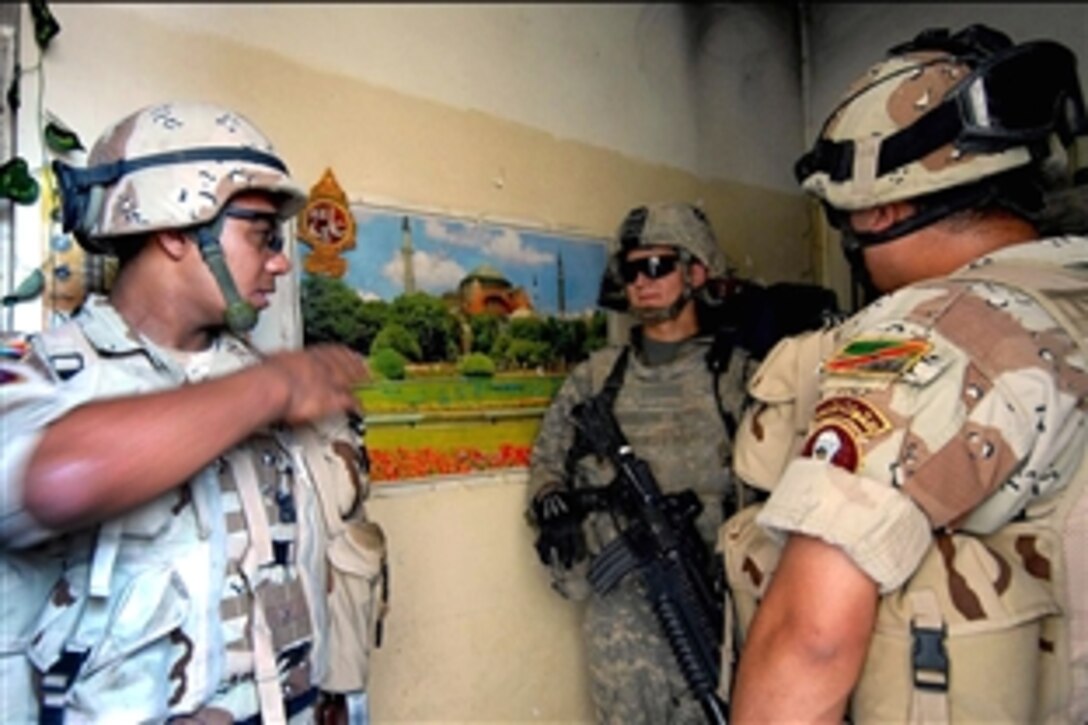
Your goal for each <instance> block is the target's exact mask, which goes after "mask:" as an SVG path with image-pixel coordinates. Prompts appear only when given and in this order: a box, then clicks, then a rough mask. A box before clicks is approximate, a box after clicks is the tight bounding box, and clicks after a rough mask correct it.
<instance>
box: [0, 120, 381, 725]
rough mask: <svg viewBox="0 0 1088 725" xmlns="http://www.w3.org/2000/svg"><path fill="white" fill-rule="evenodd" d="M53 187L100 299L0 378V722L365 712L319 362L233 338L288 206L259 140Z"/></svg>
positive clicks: (355, 604)
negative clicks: (106, 288)
mask: <svg viewBox="0 0 1088 725" xmlns="http://www.w3.org/2000/svg"><path fill="white" fill-rule="evenodd" d="M88 159H89V160H88V165H87V167H85V168H73V167H69V166H67V165H64V164H59V163H58V164H57V165H56V166H55V170H56V173H57V178H58V182H59V184H60V189H61V195H62V198H63V212H64V226H65V229H66V230H68V231H71V232H73V233H74V235H75V237H76V239H77V240H78V241H79V242H80V243H81V244H82V245H84V246H85V247H86V248H87V249H88V250H90V251H94V252H111V253H113V254H115V255H116V256H117V257H118V258H119V260H120V268H119V271H118V273H117V277H116V280H115V282H114V284H113V286H112V289H111V291H110V294H109V297H108V298H107V297H104V296H100V295H92V296H91V297H90V298H89V299H88V300H87V301H86V302H85V303H84V305H83V307H82V309H80V310H79V311H78V312H77V313H76V314H75V316H74V317H73V319H72V320H70V321H68V322H67V323H65V324H63V325H61V326H59V327H56V328H53V329H50V330H46V331H44V332H41V333H39V334H35V335H32V336H30V337H29V339H28V340H24V341H19V344H15V343H14V341H9V342H11V344H9V345H6V346H5V356H4V357H3V358H2V359H0V385H2V387H0V391H2V394H3V397H2V406H0V427H2V428H3V430H4V434H5V440H4V457H3V467H2V475H0V480H2V481H3V483H2V485H0V502H2V506H0V544H2V547H3V548H2V551H0V554H2V556H0V608H2V611H0V620H2V621H3V635H4V637H3V638H4V642H5V643H6V646H5V647H4V651H3V653H0V702H3V703H4V717H5V720H7V721H10V722H32V721H37V720H41V721H42V722H46V721H49V722H60V721H62V719H63V718H65V717H70V718H72V719H75V720H78V721H80V722H83V721H88V722H90V721H94V722H136V721H139V722H164V721H167V720H170V721H171V722H246V721H252V722H256V721H261V720H263V721H264V722H286V721H287V720H288V719H289V718H294V719H292V722H294V721H298V720H299V719H302V718H307V717H309V718H311V719H312V717H313V714H314V710H315V707H319V708H324V709H325V710H328V709H329V708H335V709H336V710H337V711H338V712H343V711H344V710H345V709H346V710H347V711H348V712H349V713H351V714H353V715H354V716H355V718H356V719H354V720H353V722H358V721H359V719H358V717H359V716H364V715H365V692H364V690H365V684H366V683H365V679H366V664H367V653H368V651H369V645H370V628H371V626H372V625H373V622H372V621H371V613H373V612H374V611H375V606H374V602H373V597H372V588H373V586H374V583H375V581H376V580H377V578H378V572H379V570H380V568H381V567H380V560H381V556H382V537H381V532H380V529H379V528H377V526H376V525H375V524H373V523H372V522H368V521H366V518H365V508H364V506H363V505H362V501H363V498H364V497H365V495H366V488H367V487H366V483H367V471H366V460H365V454H364V453H365V452H364V451H363V449H362V447H361V440H360V435H359V431H358V430H357V429H356V428H355V426H352V425H351V424H350V420H349V415H350V414H357V413H358V412H359V411H358V403H357V401H356V399H355V396H354V394H353V388H354V386H355V385H356V384H357V383H358V382H360V381H362V380H364V379H365V377H366V369H365V366H364V363H363V361H362V358H361V357H360V356H359V355H358V354H356V353H355V352H354V351H352V350H350V349H347V348H344V347H342V346H337V345H328V346H321V347H315V348H308V349H305V350H291V351H284V352H278V353H276V354H271V355H264V354H262V353H261V352H259V351H258V350H256V349H255V348H254V347H253V346H252V345H251V344H250V343H249V342H248V340H247V339H246V338H245V337H244V336H243V335H242V333H244V332H245V331H246V330H248V329H249V328H251V327H252V326H253V323H254V322H255V321H256V317H257V314H258V312H259V311H260V310H261V309H263V308H264V307H266V306H267V305H268V303H269V297H270V295H272V294H273V292H274V291H275V287H276V279H277V278H278V277H280V276H282V275H284V274H286V273H287V272H288V271H289V270H290V268H291V263H290V261H289V260H288V258H287V256H286V252H285V249H284V246H283V236H282V229H281V226H282V222H283V220H284V219H286V218H288V217H289V216H291V215H293V214H294V213H296V212H297V210H298V209H299V208H300V207H301V206H302V204H303V203H304V201H305V195H304V194H303V192H302V191H301V190H300V189H299V188H298V187H297V186H296V185H295V183H294V182H293V181H292V180H291V178H290V176H289V175H288V171H287V167H286V165H285V164H284V162H283V161H282V160H281V159H280V158H279V157H278V156H277V155H276V153H275V151H274V150H273V149H272V147H271V145H270V144H269V141H268V139H267V138H266V137H265V136H264V135H263V134H262V133H261V132H260V131H259V130H258V129H257V128H256V127H255V126H254V125H253V124H252V123H250V122H249V121H248V120H247V119H246V118H245V117H243V116H242V115H240V114H238V113H236V112H234V111H232V110H230V109H227V108H223V107H220V106H216V105H212V104H205V103H164V104H159V105H155V106H150V107H147V108H143V109H141V110H139V111H137V112H135V113H132V114H130V115H128V116H126V117H125V118H123V119H122V120H121V121H119V122H118V123H116V124H115V125H113V126H112V127H110V128H109V129H107V130H106V131H105V132H104V133H103V135H102V136H101V138H100V139H99V140H98V142H97V143H96V144H95V145H94V147H93V148H92V149H91V152H90V154H89V157H88Z"/></svg>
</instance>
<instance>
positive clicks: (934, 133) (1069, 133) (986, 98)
mask: <svg viewBox="0 0 1088 725" xmlns="http://www.w3.org/2000/svg"><path fill="white" fill-rule="evenodd" d="M949 61H958V62H966V63H972V59H970V58H958V57H956V56H954V55H950V56H945V57H942V58H939V59H936V60H933V61H930V62H929V64H933V63H947V62H949ZM916 70H917V66H915V67H913V68H909V69H907V70H905V71H904V72H915V71H916ZM897 77H898V76H894V75H893V76H888V77H885V78H882V79H881V80H880V81H877V82H878V83H886V82H889V81H892V80H894V79H895V78H897ZM870 87H871V86H867V87H866V88H863V89H861V90H860V91H858V92H857V93H855V94H853V95H852V96H851V97H850V98H847V99H846V100H845V101H843V102H842V103H841V104H839V106H838V108H837V109H836V112H837V111H838V109H840V108H842V107H844V106H846V105H848V104H849V103H850V102H852V101H853V100H854V99H855V98H857V96H858V95H861V94H862V93H865V91H866V90H868V88H870ZM834 117H835V112H833V113H831V114H830V115H829V116H828V121H830V120H831V119H832V118H834ZM826 130H827V123H825V124H824V128H823V129H822V130H821V132H820V138H819V140H817V141H816V144H815V145H814V146H813V148H812V150H811V151H809V152H808V153H807V154H805V155H804V156H802V157H801V158H800V159H799V160H798V161H797V163H796V164H795V165H794V175H795V176H796V178H797V180H798V181H799V182H803V181H804V180H805V179H807V178H808V177H810V176H812V175H813V174H816V173H819V172H824V173H826V174H827V175H828V177H829V178H830V179H831V181H833V182H842V181H846V180H848V179H850V178H851V176H852V175H853V170H854V142H853V141H851V140H844V141H832V140H830V139H827V138H824V133H825V132H826ZM1051 133H1057V134H1058V136H1059V138H1060V139H1061V140H1062V142H1063V143H1065V144H1068V143H1070V141H1071V140H1072V139H1073V137H1075V136H1080V135H1084V134H1086V133H1088V112H1086V110H1085V105H1084V96H1083V93H1082V91H1081V88H1080V83H1079V81H1078V78H1077V59H1076V56H1075V55H1074V54H1073V52H1072V51H1070V50H1069V49H1068V48H1066V47H1065V46H1063V45H1061V44H1059V43H1055V42H1053V41H1048V40H1041V41H1034V42H1030V43H1024V44H1022V45H1018V46H1014V47H1011V48H1008V49H1006V50H1003V51H999V52H996V53H994V54H992V55H990V56H989V57H986V58H985V59H983V60H982V61H980V62H978V64H977V65H975V67H974V69H973V70H972V71H971V73H970V74H969V75H967V76H966V77H965V78H964V79H963V80H962V81H960V83H958V84H957V85H956V86H955V87H953V88H952V89H951V90H950V91H949V92H948V94H947V95H946V96H945V97H944V99H943V100H942V101H941V103H940V104H939V105H938V106H937V107H936V108H935V109H934V110H932V111H930V112H929V113H927V114H925V115H924V116H922V117H921V118H920V119H919V120H918V121H917V122H915V123H914V124H912V125H911V126H909V127H907V128H904V129H902V130H900V131H898V132H896V133H894V134H891V135H890V136H888V137H886V138H885V139H883V140H882V142H881V144H880V154H879V157H878V160H877V170H876V173H877V175H878V176H881V175H884V174H887V173H889V172H891V171H893V170H895V169H898V168H899V167H901V166H904V165H906V164H909V163H911V162H912V161H915V160H917V159H920V158H922V157H924V156H926V155H927V154H929V153H931V152H933V151H934V150H936V149H938V148H940V147H941V146H944V145H946V144H950V143H952V144H954V145H955V146H956V148H958V149H960V150H961V151H964V152H980V153H998V152H1001V151H1004V150H1006V149H1009V148H1012V147H1014V146H1024V145H1031V144H1036V143H1040V142H1045V141H1046V138H1047V137H1048V136H1049V135H1050V134H1051Z"/></svg>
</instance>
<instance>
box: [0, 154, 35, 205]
mask: <svg viewBox="0 0 1088 725" xmlns="http://www.w3.org/2000/svg"><path fill="white" fill-rule="evenodd" d="M40 191H41V188H40V187H39V186H38V182H37V181H36V180H35V179H34V177H33V176H31V175H30V169H29V167H28V166H27V165H26V160H24V159H23V158H22V157H19V156H16V157H15V158H13V159H11V160H10V161H8V162H7V163H6V164H4V165H3V166H0V198H3V199H11V200H12V201H14V202H15V203H17V204H33V203H34V202H36V201H37V200H38V194H39V193H40Z"/></svg>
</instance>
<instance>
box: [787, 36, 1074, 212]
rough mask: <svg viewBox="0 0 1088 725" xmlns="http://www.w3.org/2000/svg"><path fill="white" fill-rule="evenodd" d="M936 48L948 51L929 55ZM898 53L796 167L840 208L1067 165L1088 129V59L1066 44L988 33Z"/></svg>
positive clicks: (918, 44) (926, 39)
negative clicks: (1080, 61) (1085, 91)
mask: <svg viewBox="0 0 1088 725" xmlns="http://www.w3.org/2000/svg"><path fill="white" fill-rule="evenodd" d="M934 39H937V41H938V42H937V43H936V45H938V46H939V45H940V44H941V43H944V44H945V45H946V46H948V47H944V48H941V47H926V45H927V44H928V45H930V46H932V45H933V40H934ZM979 39H981V40H983V41H984V43H983V44H979V43H976V44H975V45H973V46H968V45H961V46H958V47H957V46H955V44H956V43H957V41H965V42H967V43H970V42H971V41H976V40H979ZM950 48H954V50H952V49H950ZM889 54H890V55H889V57H888V59H886V60H884V61H881V62H879V63H876V64H874V65H873V66H871V67H870V68H869V69H868V70H867V71H866V72H865V73H864V74H863V75H862V76H861V77H860V78H859V79H858V80H856V81H855V82H854V83H853V84H852V85H851V86H850V88H849V89H848V90H847V92H846V93H845V94H844V96H843V98H842V100H841V101H840V104H839V105H838V107H837V108H836V109H835V111H834V112H833V113H832V114H831V115H830V117H829V118H828V120H827V122H826V123H825V124H824V128H823V130H822V132H821V134H820V138H819V139H818V140H817V142H816V145H815V147H814V149H813V151H812V152H810V153H808V154H806V155H805V156H804V157H802V159H801V160H800V161H799V162H798V164H797V167H796V169H795V171H796V173H797V178H798V180H799V181H800V182H801V185H802V187H803V188H804V189H805V190H807V191H809V192H810V193H812V194H814V195H815V196H817V197H819V198H820V199H822V200H824V201H825V202H826V203H827V204H828V205H829V206H831V207H833V208H836V209H841V210H847V211H849V210H857V209H864V208H868V207H872V206H875V205H878V204H882V203H888V202H893V201H901V200H904V199H911V198H915V197H919V196H923V195H926V194H930V193H933V192H937V191H942V190H946V189H951V188H953V187H958V186H963V185H966V184H970V183H972V182H976V181H979V180H981V179H984V178H987V177H992V176H995V175H997V174H1000V173H1002V172H1005V171H1009V170H1012V169H1015V168H1018V167H1022V166H1027V165H1029V164H1032V163H1036V162H1039V161H1041V160H1043V159H1047V158H1048V157H1050V156H1061V155H1062V153H1063V152H1062V146H1063V145H1065V146H1067V145H1069V143H1070V142H1071V140H1072V137H1073V136H1075V135H1080V134H1082V133H1083V132H1084V128H1083V127H1084V125H1085V117H1084V101H1083V95H1082V92H1081V89H1080V85H1079V81H1078V79H1077V77H1076V57H1075V56H1074V55H1073V53H1072V52H1071V51H1069V50H1068V49H1067V48H1065V47H1064V46H1062V45H1060V44H1058V43H1054V42H1051V41H1032V42H1028V43H1023V44H1021V45H1013V43H1012V41H1011V40H1009V38H1008V36H1006V35H1004V34H1003V33H1000V31H994V30H993V29H991V28H987V27H986V26H981V25H976V26H971V27H970V28H967V29H965V30H964V31H961V32H960V33H957V34H956V35H953V36H948V35H947V32H946V31H944V30H943V29H933V30H929V31H925V32H923V33H922V34H920V35H919V36H918V37H917V38H916V39H915V40H914V41H912V42H910V43H905V44H903V45H901V46H897V47H896V48H893V49H892V50H891V51H889ZM1059 140H1060V143H1059ZM843 144H845V146H843ZM844 152H846V153H844Z"/></svg>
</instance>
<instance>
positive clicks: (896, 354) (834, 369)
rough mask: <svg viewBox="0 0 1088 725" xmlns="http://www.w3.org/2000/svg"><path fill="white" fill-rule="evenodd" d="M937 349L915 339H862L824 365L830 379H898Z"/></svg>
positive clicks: (848, 345)
mask: <svg viewBox="0 0 1088 725" xmlns="http://www.w3.org/2000/svg"><path fill="white" fill-rule="evenodd" d="M932 349H933V344H932V343H930V342H929V341H928V340H921V339H917V338H911V339H907V340H903V339H893V338H858V339H856V340H851V341H850V342H849V343H847V344H846V345H845V346H844V347H843V348H842V349H840V350H839V351H838V352H837V353H835V355H834V356H832V358H831V359H830V360H828V361H827V362H826V363H824V372H826V373H828V374H829V375H860V376H868V377H898V376H899V375H902V374H903V373H905V372H906V371H908V370H910V369H911V367H913V366H914V364H915V363H916V362H918V360H920V359H921V358H922V356H923V355H925V354H926V353H928V352H929V351H930V350H932Z"/></svg>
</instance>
